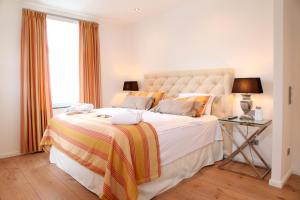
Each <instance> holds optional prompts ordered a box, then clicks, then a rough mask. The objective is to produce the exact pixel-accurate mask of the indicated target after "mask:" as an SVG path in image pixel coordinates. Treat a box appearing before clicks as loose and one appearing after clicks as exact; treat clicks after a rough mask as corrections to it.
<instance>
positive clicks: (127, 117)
mask: <svg viewBox="0 0 300 200" xmlns="http://www.w3.org/2000/svg"><path fill="white" fill-rule="evenodd" d="M142 115H143V112H134V111H131V110H125V111H122V112H120V113H118V114H116V115H113V116H112V117H111V123H112V124H125V125H130V124H138V123H140V122H141V121H142Z"/></svg>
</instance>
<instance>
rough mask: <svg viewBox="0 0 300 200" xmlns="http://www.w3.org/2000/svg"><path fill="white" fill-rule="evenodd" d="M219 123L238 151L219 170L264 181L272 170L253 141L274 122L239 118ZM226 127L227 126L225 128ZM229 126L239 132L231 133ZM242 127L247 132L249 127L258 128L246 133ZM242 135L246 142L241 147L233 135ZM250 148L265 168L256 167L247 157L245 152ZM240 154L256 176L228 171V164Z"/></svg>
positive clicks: (222, 120)
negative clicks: (261, 169) (261, 170)
mask: <svg viewBox="0 0 300 200" xmlns="http://www.w3.org/2000/svg"><path fill="white" fill-rule="evenodd" d="M219 123H220V125H221V129H222V131H223V132H224V133H225V134H227V135H228V137H229V138H230V140H231V141H232V143H233V144H234V145H235V146H236V148H237V149H236V150H235V151H234V152H232V153H231V154H230V155H229V156H228V157H227V158H226V159H225V160H224V161H223V162H222V163H221V164H220V165H219V168H220V169H223V170H228V171H231V172H236V173H239V174H242V175H248V176H252V177H255V178H260V179H264V178H265V177H266V175H267V174H268V173H269V172H270V171H271V168H270V167H269V165H268V164H267V163H266V161H265V160H264V159H263V157H262V156H261V154H260V153H259V152H258V151H257V149H256V148H255V147H254V145H253V141H254V140H255V138H256V137H257V136H259V135H260V134H261V133H262V132H263V131H264V130H265V129H266V128H267V127H268V126H270V125H271V123H272V120H262V121H255V120H240V119H239V118H236V119H228V118H222V119H219ZM225 125H226V126H225ZM228 125H231V126H229V127H232V128H233V130H234V129H236V130H237V131H232V133H231V131H229V129H228V128H226V127H228ZM241 126H246V127H247V130H248V127H256V128H257V130H256V131H254V132H252V133H249V132H247V133H245V132H244V131H243V130H242V129H241ZM238 133H239V134H240V135H241V136H242V138H243V139H244V142H243V143H242V144H241V145H239V144H238V143H237V142H236V140H235V139H234V137H233V134H238ZM246 147H249V148H250V149H251V150H253V152H254V153H255V154H256V155H257V157H258V159H259V160H260V161H261V162H262V163H263V165H264V167H260V166H256V165H254V164H253V163H252V162H251V161H250V159H249V158H248V157H247V155H246V154H245V153H244V152H243V150H244V149H245V148H246ZM239 153H241V155H242V156H243V158H244V159H245V161H246V163H245V164H247V165H249V166H250V168H251V169H252V170H253V171H254V172H255V175H249V174H247V173H242V172H237V171H236V170H233V169H228V168H225V166H226V165H227V164H229V163H230V162H232V161H233V159H234V157H235V156H237V155H238V154H239ZM258 168H263V169H264V170H263V171H264V172H263V173H262V172H260V170H258Z"/></svg>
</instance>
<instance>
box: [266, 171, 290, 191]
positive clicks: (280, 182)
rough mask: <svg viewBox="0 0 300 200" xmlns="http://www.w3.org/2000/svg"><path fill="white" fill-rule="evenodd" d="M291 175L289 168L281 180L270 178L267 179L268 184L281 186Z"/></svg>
mask: <svg viewBox="0 0 300 200" xmlns="http://www.w3.org/2000/svg"><path fill="white" fill-rule="evenodd" d="M291 175H292V169H289V170H288V171H287V172H286V173H285V175H284V176H283V178H282V180H276V179H272V178H271V179H270V180H269V185H271V186H273V187H277V188H282V187H283V186H284V185H285V183H286V181H287V180H288V179H289V177H290V176H291Z"/></svg>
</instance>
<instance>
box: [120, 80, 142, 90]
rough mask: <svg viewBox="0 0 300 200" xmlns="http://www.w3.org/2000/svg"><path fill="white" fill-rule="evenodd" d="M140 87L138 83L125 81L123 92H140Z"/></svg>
mask: <svg viewBox="0 0 300 200" xmlns="http://www.w3.org/2000/svg"><path fill="white" fill-rule="evenodd" d="M138 90H139V86H138V82H137V81H124V85H123V91H138Z"/></svg>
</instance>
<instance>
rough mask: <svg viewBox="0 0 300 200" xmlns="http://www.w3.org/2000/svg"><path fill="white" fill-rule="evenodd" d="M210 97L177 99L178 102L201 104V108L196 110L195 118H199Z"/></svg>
mask: <svg viewBox="0 0 300 200" xmlns="http://www.w3.org/2000/svg"><path fill="white" fill-rule="evenodd" d="M209 98H210V96H194V97H185V98H177V100H180V101H196V102H199V103H201V106H200V107H199V108H198V109H197V113H196V117H201V116H202V115H203V113H204V112H205V107H206V104H207V103H208V100H209Z"/></svg>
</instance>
